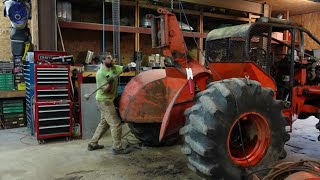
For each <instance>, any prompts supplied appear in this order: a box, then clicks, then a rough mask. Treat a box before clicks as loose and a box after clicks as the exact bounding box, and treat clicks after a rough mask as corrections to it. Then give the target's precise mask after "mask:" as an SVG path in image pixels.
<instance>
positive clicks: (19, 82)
mask: <svg viewBox="0 0 320 180" xmlns="http://www.w3.org/2000/svg"><path fill="white" fill-rule="evenodd" d="M14 79H15V84H16V87H15V88H16V89H17V90H19V91H25V90H26V84H25V80H24V77H23V74H16V75H15V76H14Z"/></svg>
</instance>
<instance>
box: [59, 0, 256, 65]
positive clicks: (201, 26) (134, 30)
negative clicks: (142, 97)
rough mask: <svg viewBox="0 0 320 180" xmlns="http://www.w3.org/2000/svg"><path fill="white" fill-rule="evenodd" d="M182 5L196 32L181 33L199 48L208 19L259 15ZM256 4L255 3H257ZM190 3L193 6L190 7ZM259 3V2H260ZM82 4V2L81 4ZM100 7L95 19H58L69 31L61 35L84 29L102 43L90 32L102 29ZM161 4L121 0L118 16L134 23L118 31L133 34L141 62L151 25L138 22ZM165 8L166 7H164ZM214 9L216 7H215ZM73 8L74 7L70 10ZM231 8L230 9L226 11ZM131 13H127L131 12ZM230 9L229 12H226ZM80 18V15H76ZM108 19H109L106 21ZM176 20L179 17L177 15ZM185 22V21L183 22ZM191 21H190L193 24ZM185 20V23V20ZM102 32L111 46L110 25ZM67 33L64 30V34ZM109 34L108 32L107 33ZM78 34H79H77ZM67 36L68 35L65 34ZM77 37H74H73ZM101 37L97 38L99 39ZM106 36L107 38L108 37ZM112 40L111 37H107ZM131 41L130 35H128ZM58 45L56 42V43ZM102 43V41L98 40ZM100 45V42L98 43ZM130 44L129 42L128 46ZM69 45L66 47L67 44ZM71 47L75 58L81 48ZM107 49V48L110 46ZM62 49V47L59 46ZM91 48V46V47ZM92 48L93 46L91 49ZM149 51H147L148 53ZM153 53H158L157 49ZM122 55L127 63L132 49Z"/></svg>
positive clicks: (248, 18)
mask: <svg viewBox="0 0 320 180" xmlns="http://www.w3.org/2000/svg"><path fill="white" fill-rule="evenodd" d="M71 2H72V3H76V1H71ZM184 4H187V5H189V6H186V8H185V13H186V15H187V17H188V18H189V17H192V19H196V24H197V27H195V28H194V29H195V31H194V32H188V31H184V32H183V34H184V36H185V37H186V38H193V37H194V38H195V39H196V41H197V43H198V44H199V48H198V49H201V50H203V49H204V44H205V43H204V42H205V38H206V36H207V34H208V32H209V31H210V30H211V29H205V28H206V25H207V24H209V22H211V23H212V22H217V23H222V24H226V23H227V24H242V23H250V22H254V21H255V20H254V19H255V18H257V17H259V16H260V15H261V14H253V13H251V11H250V9H249V8H248V12H247V13H245V12H240V11H237V12H236V11H235V10H226V9H224V10H225V11H224V12H223V13H225V14H223V13H221V12H215V11H212V7H211V6H205V5H197V7H195V8H194V9H191V8H192V7H193V6H194V4H192V3H188V2H184ZM257 4H258V3H257ZM192 5H193V6H192ZM260 5H261V4H260ZM79 6H80V5H77V4H76V6H73V7H74V8H75V9H76V8H77V7H79ZM82 6H83V4H82ZM100 6H101V7H97V8H96V11H95V12H92V13H94V15H93V17H95V19H94V18H90V19H89V20H88V21H86V20H85V19H84V16H83V15H77V14H73V16H74V17H77V18H73V19H74V21H71V22H66V21H59V25H60V27H61V29H62V33H64V31H67V32H68V34H65V35H64V34H63V37H64V38H66V37H67V36H68V35H70V34H71V35H72V33H71V31H74V32H75V33H79V34H82V33H81V32H79V31H85V32H87V33H90V35H89V34H88V38H89V37H92V38H91V42H90V43H92V39H93V38H95V40H96V41H100V43H101V39H102V36H101V35H99V36H94V37H93V32H96V33H99V32H101V31H102V30H103V24H102V23H101V22H102V16H101V19H100V20H99V19H98V17H99V15H98V14H97V12H100V11H99V10H100V9H101V12H102V3H101V5H100ZM160 7H163V6H160V5H154V4H152V3H150V2H146V1H143V0H133V1H127V0H126V1H121V8H122V9H121V11H120V13H121V17H128V19H130V18H131V19H134V22H130V23H128V24H131V25H132V26H128V25H121V26H120V32H121V33H129V34H132V36H134V47H133V49H134V51H142V53H143V55H144V61H145V60H146V58H147V57H148V55H149V54H146V53H144V51H143V50H144V49H148V48H150V49H151V46H148V47H147V44H149V43H148V42H145V41H146V39H147V38H145V37H146V36H150V34H151V30H150V28H144V27H141V23H140V20H141V18H142V17H143V16H144V15H145V14H146V13H149V12H151V13H152V12H154V13H152V14H157V13H156V9H158V8H160ZM165 7H166V8H168V7H169V5H168V6H165ZM177 7H178V6H177V4H175V9H174V11H173V12H174V13H176V14H179V13H180V12H179V9H178V8H177ZM124 8H125V9H126V11H127V12H128V14H126V11H123V9H124ZM216 9H217V8H216ZM73 11H74V10H73ZM111 11H112V9H111V3H106V12H107V14H106V18H107V22H110V18H111V17H112V16H111ZM229 11H230V12H229ZM74 12H78V11H77V10H75V11H74ZM129 12H130V13H131V14H130V13H129ZM132 12H134V14H133V15H132ZM228 12H229V13H228ZM81 13H82V14H87V15H88V14H89V13H87V12H83V11H81ZM78 16H79V17H81V18H79V17H78ZM108 18H109V21H108ZM177 18H178V20H179V16H178V17H177ZM182 22H184V21H182ZM193 22H194V21H192V23H193ZM184 23H185V22H184ZM218 26H219V24H217V25H216V26H215V27H218ZM104 29H105V31H107V33H106V34H107V35H106V41H107V43H106V45H107V50H108V46H109V47H110V46H112V31H113V26H112V25H111V24H106V25H105V26H104ZM67 32H66V33H67ZM108 33H109V34H108ZM80 36H81V35H80ZM140 36H144V37H143V38H141V37H140ZM68 38H70V37H68ZM74 38H76V36H75V37H74ZM99 38H100V39H99ZM108 39H109V40H108ZM110 39H111V40H110ZM130 40H131V38H130ZM66 41H67V43H77V42H78V41H77V42H74V41H73V39H72V38H70V39H67V40H66ZM79 41H81V42H85V40H84V39H83V37H81V40H79ZM148 41H150V42H151V36H150V38H149V39H148ZM125 43H128V42H126V41H121V44H125ZM58 44H59V43H58ZM101 44H102V43H101ZM100 46H101V45H100ZM100 46H99V45H97V44H95V45H94V47H92V48H99V49H95V51H96V52H97V53H99V52H101V47H100ZM131 46H132V45H130V47H131ZM66 47H68V46H66ZM69 47H70V49H71V51H72V52H71V53H73V55H74V56H75V57H77V55H76V54H74V53H77V51H80V50H79V49H80V47H77V48H76V47H73V46H71V45H70V46H69ZM109 49H110V48H109ZM111 49H112V48H111ZM59 50H61V49H59ZM82 50H83V51H87V50H89V49H88V46H86V47H85V48H83V49H82ZM90 50H92V49H90ZM93 50H94V49H93ZM66 51H70V50H69V49H68V48H67V49H66ZM149 51H150V50H148V52H149ZM153 52H157V51H156V50H155V51H153ZM121 54H122V55H123V56H124V57H123V58H125V59H124V60H122V61H121V62H123V63H126V62H129V61H130V58H131V57H132V56H133V52H132V53H121ZM200 56H201V53H200V51H198V52H197V54H196V56H195V57H194V58H195V59H200Z"/></svg>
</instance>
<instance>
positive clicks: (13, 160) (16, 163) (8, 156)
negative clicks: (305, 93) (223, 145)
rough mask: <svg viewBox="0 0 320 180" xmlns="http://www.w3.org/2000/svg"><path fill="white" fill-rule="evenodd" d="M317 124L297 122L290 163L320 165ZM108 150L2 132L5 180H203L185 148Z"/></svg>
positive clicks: (0, 160)
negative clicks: (306, 161)
mask: <svg viewBox="0 0 320 180" xmlns="http://www.w3.org/2000/svg"><path fill="white" fill-rule="evenodd" d="M317 122H318V119H316V118H309V119H308V120H299V121H297V122H295V124H294V129H293V133H292V134H291V139H290V141H289V142H287V143H286V144H287V145H286V150H287V152H288V157H287V158H286V159H285V161H297V160H300V159H313V160H320V151H319V145H320V142H318V141H317V136H318V135H319V131H318V130H317V129H315V127H314V125H315V124H316V123H317ZM101 144H104V145H107V146H106V147H105V148H104V149H101V150H98V151H92V152H89V151H87V149H86V148H87V140H72V141H69V142H64V141H63V140H62V141H58V142H57V141H55V142H50V143H48V144H44V145H38V143H37V141H36V139H35V138H34V137H33V136H29V135H28V131H27V129H26V128H19V129H11V130H1V131H0V180H7V179H9V180H11V179H23V180H28V179H30V180H31V179H32V180H34V179H41V180H80V179H81V180H86V179H90V180H91V179H97V180H100V179H101V180H105V179H108V180H137V179H139V180H149V179H155V180H171V179H174V180H180V179H181V180H198V179H200V178H198V176H197V175H195V174H194V173H193V172H192V171H191V170H189V169H188V168H187V165H186V164H187V161H186V159H185V157H184V155H182V153H181V152H180V146H179V145H176V146H171V147H161V148H160V147H158V148H150V147H138V146H133V147H136V149H135V151H133V152H132V153H130V154H128V155H117V156H114V155H112V153H111V147H110V145H111V138H110V134H107V135H106V136H105V137H103V138H102V139H101Z"/></svg>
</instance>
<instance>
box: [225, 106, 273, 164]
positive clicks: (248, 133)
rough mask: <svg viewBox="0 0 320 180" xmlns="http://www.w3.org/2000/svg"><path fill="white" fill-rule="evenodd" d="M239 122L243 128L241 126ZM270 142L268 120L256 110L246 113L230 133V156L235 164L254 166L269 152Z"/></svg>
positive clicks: (235, 123)
mask: <svg viewBox="0 0 320 180" xmlns="http://www.w3.org/2000/svg"><path fill="white" fill-rule="evenodd" d="M239 124H240V127H241V128H239ZM240 132H241V134H242V138H241V136H240ZM242 142H243V145H242ZM269 144H270V128H269V124H268V121H267V120H266V119H265V118H264V117H263V116H261V115H260V114H259V113H256V112H249V113H244V114H242V115H241V116H239V118H238V119H237V120H236V121H235V122H234V123H233V125H232V126H231V129H230V131H229V134H228V140H227V146H228V152H229V156H230V158H231V159H232V161H233V162H234V163H235V164H237V165H240V166H243V167H247V166H254V165H256V164H257V163H258V162H260V160H261V159H262V158H263V157H264V155H265V153H266V152H267V149H268V146H269Z"/></svg>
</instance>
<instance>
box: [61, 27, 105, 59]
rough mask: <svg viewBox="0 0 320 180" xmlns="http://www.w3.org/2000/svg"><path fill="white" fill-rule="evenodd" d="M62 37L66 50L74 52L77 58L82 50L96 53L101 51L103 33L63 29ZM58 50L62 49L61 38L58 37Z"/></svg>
mask: <svg viewBox="0 0 320 180" xmlns="http://www.w3.org/2000/svg"><path fill="white" fill-rule="evenodd" d="M62 37H63V42H64V46H65V50H66V51H67V52H68V54H72V55H73V56H74V58H75V60H77V59H78V56H79V54H80V52H82V51H88V50H90V51H93V52H94V55H99V54H100V53H101V39H102V35H101V33H98V32H97V31H89V30H75V29H63V30H62ZM58 50H60V51H62V46H61V42H60V38H58Z"/></svg>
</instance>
